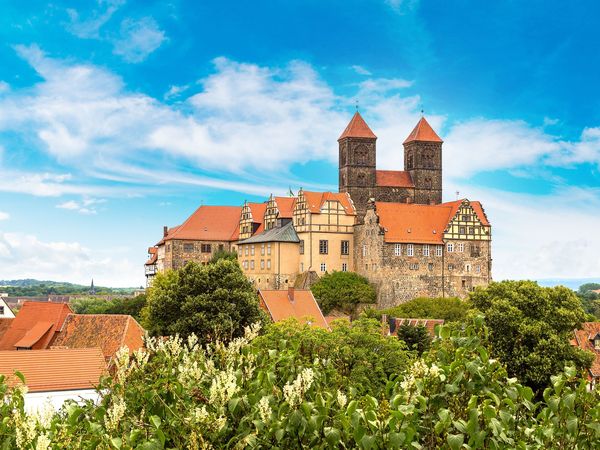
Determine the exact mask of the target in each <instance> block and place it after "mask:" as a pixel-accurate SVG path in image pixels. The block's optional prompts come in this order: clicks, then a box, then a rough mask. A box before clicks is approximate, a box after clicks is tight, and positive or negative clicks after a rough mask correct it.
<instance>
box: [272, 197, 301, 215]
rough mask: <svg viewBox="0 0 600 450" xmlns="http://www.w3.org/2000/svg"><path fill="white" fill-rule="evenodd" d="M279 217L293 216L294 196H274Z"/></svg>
mask: <svg viewBox="0 0 600 450" xmlns="http://www.w3.org/2000/svg"><path fill="white" fill-rule="evenodd" d="M275 203H277V209H278V210H279V218H282V219H291V218H292V217H294V206H296V197H275Z"/></svg>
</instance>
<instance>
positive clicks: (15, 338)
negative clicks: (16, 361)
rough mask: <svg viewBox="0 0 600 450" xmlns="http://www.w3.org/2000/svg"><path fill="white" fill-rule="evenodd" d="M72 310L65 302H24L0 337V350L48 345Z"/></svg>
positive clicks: (39, 347)
mask: <svg viewBox="0 0 600 450" xmlns="http://www.w3.org/2000/svg"><path fill="white" fill-rule="evenodd" d="M72 313H73V311H72V310H71V308H70V307H69V305H67V304H65V303H51V302H24V303H23V306H22V307H21V309H20V310H19V312H18V314H17V316H16V317H15V319H14V320H13V321H12V322H11V324H10V326H9V327H8V329H7V330H6V331H5V333H4V335H3V336H2V338H0V350H16V347H17V346H19V347H26V348H31V349H33V350H38V349H45V348H47V347H48V345H49V344H50V342H51V341H52V339H53V338H54V334H55V333H57V332H58V331H59V330H60V328H61V327H62V325H63V323H64V321H65V318H66V317H67V315H69V314H72Z"/></svg>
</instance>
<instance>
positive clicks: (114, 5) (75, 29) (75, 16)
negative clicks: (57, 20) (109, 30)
mask: <svg viewBox="0 0 600 450" xmlns="http://www.w3.org/2000/svg"><path fill="white" fill-rule="evenodd" d="M124 4H125V0H98V6H99V9H96V10H93V11H92V12H91V14H90V17H89V18H88V19H82V18H81V16H80V14H79V13H78V12H77V10H75V9H67V14H68V15H69V19H70V23H69V25H68V26H67V30H69V31H70V32H71V33H73V34H74V35H75V36H77V37H80V38H84V39H99V38H100V29H101V28H102V27H103V26H104V25H105V24H106V23H107V22H108V21H109V20H110V19H111V17H112V16H113V14H114V13H115V12H117V10H118V9H119V8H120V7H121V6H123V5H124ZM104 8H105V9H104Z"/></svg>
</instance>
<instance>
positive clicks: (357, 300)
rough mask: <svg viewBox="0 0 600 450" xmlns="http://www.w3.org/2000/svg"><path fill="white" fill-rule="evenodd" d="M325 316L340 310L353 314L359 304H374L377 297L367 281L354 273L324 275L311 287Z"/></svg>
mask: <svg viewBox="0 0 600 450" xmlns="http://www.w3.org/2000/svg"><path fill="white" fill-rule="evenodd" d="M311 291H312V293H313V295H314V296H315V298H316V299H317V301H318V302H319V305H320V306H321V309H322V310H323V312H324V313H325V314H327V313H329V312H330V311H331V310H333V309H340V310H342V311H344V312H346V313H348V314H353V313H354V312H355V311H356V307H357V306H358V305H359V304H361V303H375V301H376V300H377V295H376V293H375V288H374V287H373V286H372V285H371V284H370V283H369V281H368V280H367V279H366V278H365V277H363V276H360V275H358V274H357V273H354V272H333V273H331V274H325V275H323V277H321V279H320V280H319V281H317V282H316V283H315V284H313V286H312V287H311Z"/></svg>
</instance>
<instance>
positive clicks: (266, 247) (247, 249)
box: [238, 244, 271, 256]
mask: <svg viewBox="0 0 600 450" xmlns="http://www.w3.org/2000/svg"><path fill="white" fill-rule="evenodd" d="M254 251H255V246H254V244H252V245H240V246H239V247H238V255H239V256H242V253H243V254H244V255H246V256H248V255H250V256H254ZM265 251H266V253H267V255H270V254H271V244H260V254H261V256H264V255H265Z"/></svg>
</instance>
